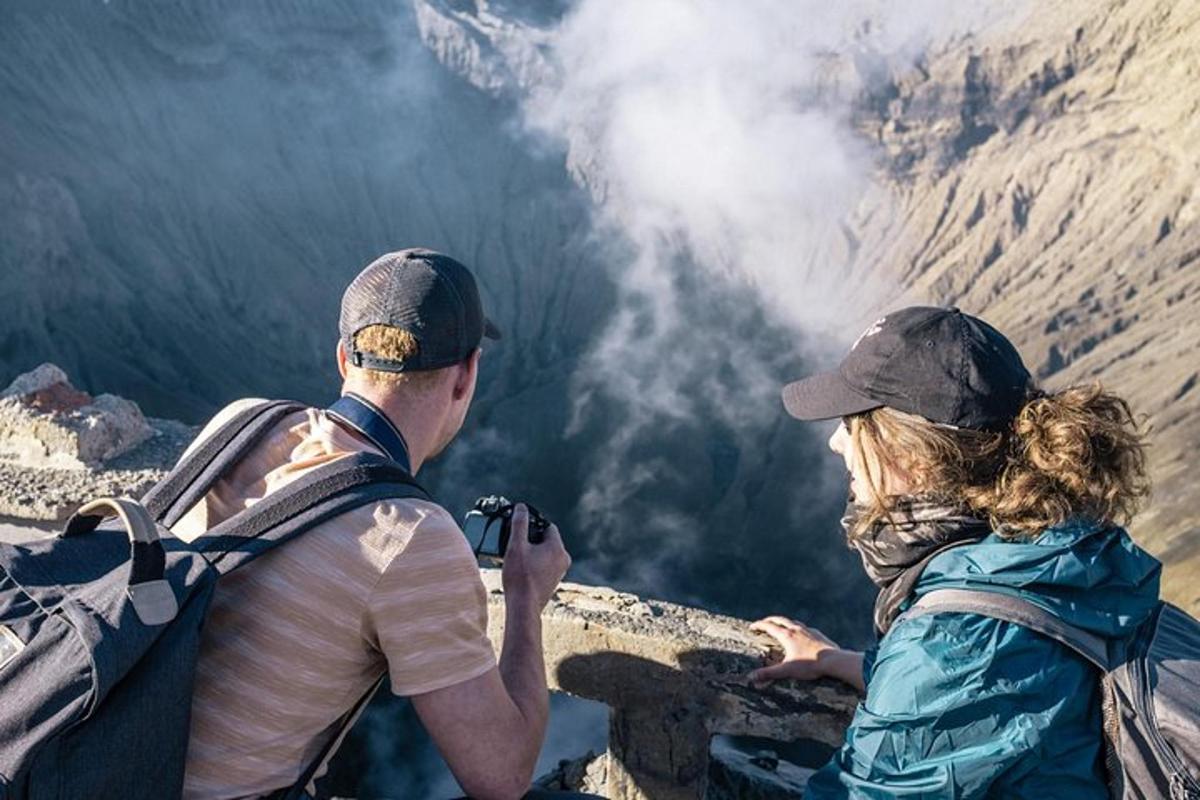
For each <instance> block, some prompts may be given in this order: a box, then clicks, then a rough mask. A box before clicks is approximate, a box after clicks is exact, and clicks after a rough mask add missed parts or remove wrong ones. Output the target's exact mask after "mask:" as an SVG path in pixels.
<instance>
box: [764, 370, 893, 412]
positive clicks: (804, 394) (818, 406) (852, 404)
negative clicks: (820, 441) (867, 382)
mask: <svg viewBox="0 0 1200 800" xmlns="http://www.w3.org/2000/svg"><path fill="white" fill-rule="evenodd" d="M881 406H883V403H881V402H879V401H878V400H873V399H872V398H870V397H867V396H866V395H865V394H861V393H860V392H857V391H855V390H854V389H853V388H851V386H850V384H848V383H846V379H845V378H843V377H842V376H841V374H840V373H837V372H823V373H821V374H819V375H813V376H812V377H811V378H804V379H803V380H799V381H796V382H794V383H789V384H788V385H787V386H784V387H783V407H784V408H786V409H787V412H788V413H789V414H791V415H792V416H793V417H795V418H796V419H801V420H804V421H806V422H816V421H818V420H823V419H837V418H838V417H847V416H850V415H851V414H861V413H862V412H864V411H870V410H871V409H873V408H880V407H881Z"/></svg>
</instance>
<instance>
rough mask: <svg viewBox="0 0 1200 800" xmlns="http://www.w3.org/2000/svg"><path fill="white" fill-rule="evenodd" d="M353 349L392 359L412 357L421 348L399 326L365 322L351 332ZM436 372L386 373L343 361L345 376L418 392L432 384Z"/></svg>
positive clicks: (385, 386)
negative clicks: (352, 334)
mask: <svg viewBox="0 0 1200 800" xmlns="http://www.w3.org/2000/svg"><path fill="white" fill-rule="evenodd" d="M354 348H355V349H356V350H359V351H361V352H364V353H370V354H371V355H373V356H379V357H380V358H387V359H392V360H395V361H404V360H405V359H408V358H413V357H415V356H416V355H417V353H419V352H420V350H421V347H420V343H419V342H417V337H415V336H413V335H412V334H411V333H409V332H408V331H406V330H404V329H402V328H393V327H392V326H391V325H368V326H367V327H365V328H363V329H362V330H360V331H359V332H358V333H356V334H354ZM439 371H440V370H422V371H419V372H386V371H384V370H379V369H369V368H367V367H356V366H354V365H353V364H351V363H349V362H347V363H346V377H347V378H351V377H353V378H360V379H362V380H364V381H365V382H367V383H369V384H371V385H372V386H377V387H380V388H385V389H394V388H397V387H400V386H405V387H411V388H413V389H416V390H418V391H420V390H424V389H427V388H429V387H430V386H432V385H433V383H434V382H435V381H436V376H437V373H438V372H439Z"/></svg>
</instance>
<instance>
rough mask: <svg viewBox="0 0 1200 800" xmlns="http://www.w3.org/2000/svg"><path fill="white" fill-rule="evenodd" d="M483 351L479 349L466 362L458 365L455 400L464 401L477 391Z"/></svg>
mask: <svg viewBox="0 0 1200 800" xmlns="http://www.w3.org/2000/svg"><path fill="white" fill-rule="evenodd" d="M482 354H483V350H481V349H479V348H478V347H476V348H475V351H474V352H473V353H471V355H469V356H467V358H466V360H465V361H463V362H462V363H461V364H459V365H458V370H457V372H456V374H455V376H454V399H455V400H462V399H463V398H464V397H467V396H468V395H470V394H471V393H472V392H474V391H475V379H476V378H478V377H479V356H480V355H482Z"/></svg>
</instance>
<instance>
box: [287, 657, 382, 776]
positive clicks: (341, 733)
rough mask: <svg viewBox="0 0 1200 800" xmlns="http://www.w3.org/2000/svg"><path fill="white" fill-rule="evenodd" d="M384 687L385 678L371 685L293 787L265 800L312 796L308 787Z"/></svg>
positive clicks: (335, 726) (339, 721)
mask: <svg viewBox="0 0 1200 800" xmlns="http://www.w3.org/2000/svg"><path fill="white" fill-rule="evenodd" d="M382 685H383V677H382V676H381V677H380V678H378V679H377V680H376V681H375V683H373V684H371V688H370V689H368V690H367V691H366V692H365V693H364V694H363V696H362V697H360V698H359V699H358V702H357V703H355V704H354V705H353V707H351V709H350V710H349V711H347V712H346V713H345V714H343V715H342V717H341V719H339V720H338V721H337V723H335V725H334V731H335V732H334V734H333V737H332V738H331V739H330V740H329V741H328V742H326V743H325V744H324V745H322V746H321V750H320V752H318V753H317V755H316V757H315V758H314V759H313V760H312V761H310V762H308V766H306V767H305V768H304V771H303V772H301V773H300V777H299V778H297V779H296V782H295V783H293V784H292V785H291V786H288V787H285V788H283V789H279V790H276V791H275V792H272V793H271V794H269V795H267V796H266V797H265V798H264V800H304V799H305V798H307V797H309V796H310V795H307V794H305V792H307V791H308V785H309V784H310V783H312V782H313V780H314V779H315V778H316V777H317V773H318V772H320V771H321V768H322V767H323V766H325V764H326V762H328V761H329V759H330V758H332V757H333V754H334V753H336V752H337V751H338V748H340V747H341V746H342V742H343V741H345V739H346V736H347V735H348V734H349V733H350V729H351V728H353V727H354V723H356V722H358V718H359V717H361V716H362V713H363V712H364V711H366V709H367V706H368V705H370V703H371V698H373V697H374V696H375V694H376V693H377V692H378V691H379V687H380V686H382Z"/></svg>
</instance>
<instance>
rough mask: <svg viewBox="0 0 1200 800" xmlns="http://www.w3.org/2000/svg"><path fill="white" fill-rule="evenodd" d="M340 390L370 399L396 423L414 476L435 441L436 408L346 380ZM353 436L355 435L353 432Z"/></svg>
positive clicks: (397, 393) (394, 393)
mask: <svg viewBox="0 0 1200 800" xmlns="http://www.w3.org/2000/svg"><path fill="white" fill-rule="evenodd" d="M342 392H343V394H344V393H346V392H354V393H355V394H356V395H358V396H359V397H362V398H365V399H366V400H369V401H371V402H372V403H373V404H375V406H377V407H378V408H379V410H380V411H382V412H383V413H384V415H386V416H387V418H388V419H389V420H390V421H391V423H392V424H393V425H395V426H396V430H398V431H400V435H401V436H403V437H404V443H405V444H406V445H407V446H408V458H409V461H410V462H411V467H412V474H413V475H416V474H417V472H418V471H419V470H420V469H421V465H422V464H424V463H425V461H426V459H428V458H429V456H430V455H431V453H432V452H433V449H434V447H435V446H436V444H437V443H436V437H437V431H438V430H439V428H440V425H441V420H440V419H438V415H437V413H436V409H433V408H431V404H429V403H421V402H414V401H412V400H411V398H406V397H404V396H402V394H401V393H400V392H386V391H379V390H378V389H376V388H375V387H373V386H370V385H366V386H364V385H361V384H357V383H356V384H353V385H352V384H349V383H347V384H346V385H344V386H343V387H342ZM352 433H353V432H352ZM354 435H355V436H358V434H357V433H355V434H354ZM360 438H361V437H360Z"/></svg>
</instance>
